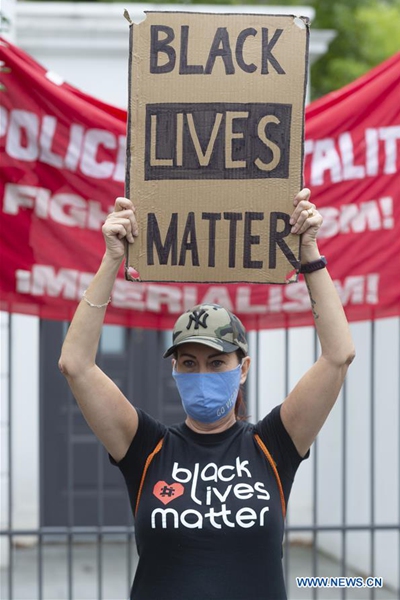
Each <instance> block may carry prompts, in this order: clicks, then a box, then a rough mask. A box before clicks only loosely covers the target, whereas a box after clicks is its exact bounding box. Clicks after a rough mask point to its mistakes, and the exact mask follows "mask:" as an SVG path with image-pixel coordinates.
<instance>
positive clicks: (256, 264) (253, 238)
mask: <svg viewBox="0 0 400 600" xmlns="http://www.w3.org/2000/svg"><path fill="white" fill-rule="evenodd" d="M263 220H264V213H262V212H246V213H245V216H244V239H243V267H244V268H245V269H262V267H263V261H262V260H251V246H252V245H255V244H259V243H260V236H259V235H252V234H251V222H252V221H263Z"/></svg>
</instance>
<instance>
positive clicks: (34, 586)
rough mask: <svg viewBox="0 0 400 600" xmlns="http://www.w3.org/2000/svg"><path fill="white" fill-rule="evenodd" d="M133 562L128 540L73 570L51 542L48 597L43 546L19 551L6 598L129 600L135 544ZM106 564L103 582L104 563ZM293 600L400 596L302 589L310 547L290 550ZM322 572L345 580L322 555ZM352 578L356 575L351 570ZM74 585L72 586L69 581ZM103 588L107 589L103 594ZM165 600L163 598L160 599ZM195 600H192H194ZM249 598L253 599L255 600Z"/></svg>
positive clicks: (93, 551) (74, 562)
mask: <svg viewBox="0 0 400 600" xmlns="http://www.w3.org/2000/svg"><path fill="white" fill-rule="evenodd" d="M131 550H132V556H131V560H130V561H129V557H128V546H127V544H126V543H123V542H120V543H118V542H114V543H106V544H104V545H103V547H102V550H101V551H100V552H99V549H98V547H97V546H96V544H89V543H82V544H74V546H73V548H71V549H70V552H71V554H70V556H71V561H70V564H71V569H68V546H67V545H65V544H61V543H60V544H54V543H53V544H45V545H44V547H43V552H42V565H43V569H42V596H41V597H40V593H39V585H38V579H39V560H38V558H39V553H38V548H37V547H36V548H18V549H16V550H15V551H14V558H13V561H14V569H13V571H14V577H13V594H12V596H10V593H9V589H8V575H7V571H6V570H4V569H2V570H1V587H0V592H1V599H2V600H42V599H43V600H126V599H127V598H128V588H129V586H130V581H131V578H132V576H133V572H132V573H128V562H130V564H131V565H132V571H133V570H134V568H135V565H136V562H137V556H136V552H135V549H134V546H133V545H132V547H131ZM99 564H101V565H102V577H101V581H99V579H100V578H99V576H98V573H99V569H98V565H99ZM289 567H290V568H289V575H288V597H289V600H311V599H312V598H317V599H318V600H319V599H321V600H336V599H343V598H346V599H348V600H353V599H358V600H370V599H371V598H375V599H376V600H384V599H385V600H395V599H398V595H397V593H395V592H393V590H392V591H391V590H389V589H387V588H383V589H376V590H375V595H374V596H371V593H370V591H366V590H363V589H347V590H345V592H346V593H345V595H344V590H343V589H337V590H332V589H331V590H322V589H319V590H318V593H317V595H316V596H313V593H312V590H310V589H308V590H305V589H303V590H301V589H298V588H297V586H296V583H295V577H297V576H304V575H311V574H312V551H311V549H310V548H308V547H298V546H295V547H291V548H290V552H289ZM318 574H319V575H329V576H340V575H342V573H340V565H339V564H338V563H336V562H334V561H332V560H330V559H329V558H328V557H326V556H322V555H318ZM346 575H347V576H352V575H353V576H355V575H356V574H355V573H351V572H348V573H346ZM69 581H70V584H68V582H69ZM100 586H101V588H102V589H101V591H99V590H100ZM159 600H162V598H160V599H159ZM188 600H190V598H188ZM204 600H207V599H206V598H205V599H204ZM249 600H251V599H250V598H249Z"/></svg>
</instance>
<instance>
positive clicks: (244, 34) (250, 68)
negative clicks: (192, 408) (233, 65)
mask: <svg viewBox="0 0 400 600" xmlns="http://www.w3.org/2000/svg"><path fill="white" fill-rule="evenodd" d="M250 35H253V36H256V35H257V30H256V29H254V28H253V27H249V28H248V29H243V31H241V32H240V33H239V35H238V39H237V40H236V52H235V55H236V62H237V64H238V65H239V67H240V68H241V69H242V71H245V72H246V73H254V71H256V70H257V67H256V65H255V64H254V63H250V64H249V65H248V64H247V63H245V62H244V58H243V46H244V43H245V41H246V39H247V38H248V37H249V36H250Z"/></svg>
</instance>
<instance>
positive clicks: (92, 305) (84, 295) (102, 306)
mask: <svg viewBox="0 0 400 600" xmlns="http://www.w3.org/2000/svg"><path fill="white" fill-rule="evenodd" d="M86 292H87V290H85V291H84V292H83V295H82V298H83V299H84V301H85V302H86V304H89V306H91V307H92V308H104V307H105V306H108V304H110V302H111V296H110V297H109V299H108V300H107V302H104V304H93V302H90V300H88V299H87V297H86Z"/></svg>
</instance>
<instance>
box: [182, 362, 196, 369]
mask: <svg viewBox="0 0 400 600" xmlns="http://www.w3.org/2000/svg"><path fill="white" fill-rule="evenodd" d="M183 366H184V367H186V368H187V369H192V368H193V366H194V361H193V360H184V361H183Z"/></svg>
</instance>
